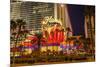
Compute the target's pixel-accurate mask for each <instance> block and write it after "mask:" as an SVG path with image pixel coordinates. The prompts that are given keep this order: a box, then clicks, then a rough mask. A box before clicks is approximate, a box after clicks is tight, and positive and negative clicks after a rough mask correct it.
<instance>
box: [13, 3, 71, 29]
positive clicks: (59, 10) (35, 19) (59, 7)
mask: <svg viewBox="0 0 100 67" xmlns="http://www.w3.org/2000/svg"><path fill="white" fill-rule="evenodd" d="M46 16H52V17H53V18H55V19H59V20H61V22H62V25H63V27H64V28H66V27H69V28H70V29H71V30H72V27H71V24H70V19H69V16H68V12H67V5H65V4H54V3H41V2H28V1H21V2H14V3H13V2H12V3H11V19H18V18H21V19H24V20H25V21H26V24H27V25H26V27H27V29H29V30H41V26H42V23H41V21H42V20H43V18H44V17H46Z"/></svg>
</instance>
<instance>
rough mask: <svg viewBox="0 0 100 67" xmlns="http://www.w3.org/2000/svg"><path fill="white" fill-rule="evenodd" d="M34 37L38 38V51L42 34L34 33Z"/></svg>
mask: <svg viewBox="0 0 100 67" xmlns="http://www.w3.org/2000/svg"><path fill="white" fill-rule="evenodd" d="M35 35H36V36H37V38H38V50H39V51H40V48H41V39H42V37H43V35H42V32H36V33H35Z"/></svg>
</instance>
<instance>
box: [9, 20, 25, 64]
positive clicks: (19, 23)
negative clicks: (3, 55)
mask: <svg viewBox="0 0 100 67" xmlns="http://www.w3.org/2000/svg"><path fill="white" fill-rule="evenodd" d="M10 22H11V26H10V28H11V31H14V30H15V31H16V32H15V33H16V35H17V36H16V37H15V36H14V39H16V41H15V46H14V47H15V48H16V45H17V43H18V40H19V36H20V35H21V34H23V32H22V31H21V30H22V29H24V28H25V22H24V21H23V20H22V19H17V20H16V21H14V20H11V21H10ZM17 29H18V30H17ZM12 33H13V32H12ZM14 62H15V52H14V53H13V65H14Z"/></svg>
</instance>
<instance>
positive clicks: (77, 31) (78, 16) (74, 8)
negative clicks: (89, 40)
mask: <svg viewBox="0 0 100 67" xmlns="http://www.w3.org/2000/svg"><path fill="white" fill-rule="evenodd" d="M67 7H68V12H69V16H70V21H71V24H72V29H73V34H74V35H81V34H83V35H84V6H83V5H71V4H70V5H67Z"/></svg>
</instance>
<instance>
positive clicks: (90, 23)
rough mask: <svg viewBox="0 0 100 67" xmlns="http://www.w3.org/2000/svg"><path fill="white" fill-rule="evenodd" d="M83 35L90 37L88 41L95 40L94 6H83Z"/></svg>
mask: <svg viewBox="0 0 100 67" xmlns="http://www.w3.org/2000/svg"><path fill="white" fill-rule="evenodd" d="M85 37H86V38H90V41H91V42H92V43H93V44H94V43H95V42H94V41H95V7H94V6H86V7H85Z"/></svg>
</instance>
